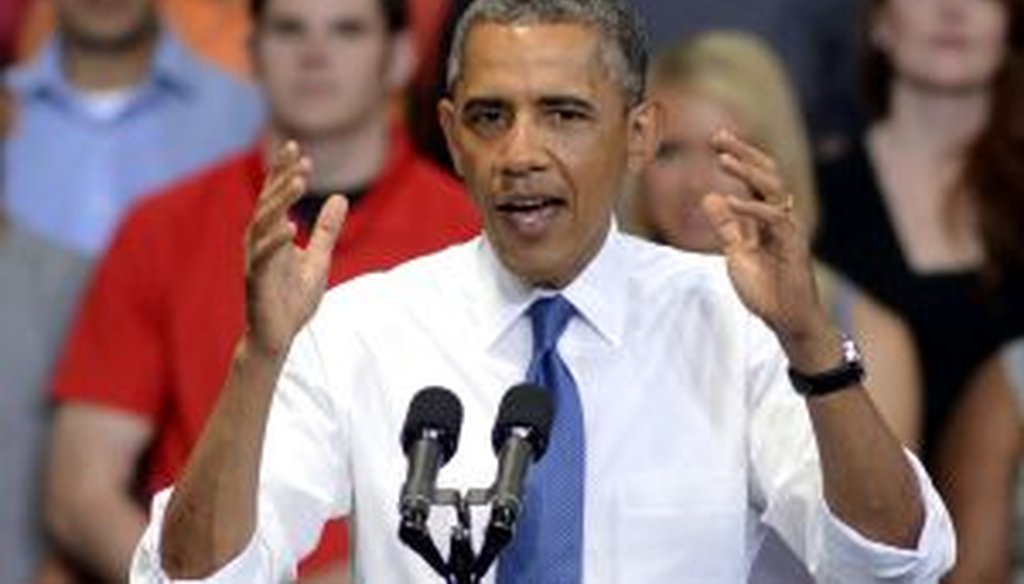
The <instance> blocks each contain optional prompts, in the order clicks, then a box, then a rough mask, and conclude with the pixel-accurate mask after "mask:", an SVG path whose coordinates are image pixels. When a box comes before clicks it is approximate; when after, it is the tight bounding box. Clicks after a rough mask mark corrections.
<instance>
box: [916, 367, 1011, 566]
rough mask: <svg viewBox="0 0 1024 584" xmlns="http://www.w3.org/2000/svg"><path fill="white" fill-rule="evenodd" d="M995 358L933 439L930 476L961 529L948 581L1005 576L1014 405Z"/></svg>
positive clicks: (973, 382)
mask: <svg viewBox="0 0 1024 584" xmlns="http://www.w3.org/2000/svg"><path fill="white" fill-rule="evenodd" d="M1013 391H1014V390H1013V388H1012V387H1011V383H1010V380H1009V379H1008V378H1007V375H1006V371H1005V369H1004V367H1003V362H1002V360H1001V359H999V358H998V357H996V358H992V359H990V360H989V362H988V364H986V366H985V367H983V368H982V370H981V371H980V372H979V373H978V375H976V376H975V378H974V379H973V380H972V382H971V384H970V385H969V387H968V388H967V390H966V393H965V394H964V398H963V400H962V401H961V402H960V404H959V405H958V406H957V408H956V410H955V411H954V412H953V415H952V416H951V418H950V421H949V424H948V425H947V426H946V428H945V431H944V433H943V435H942V437H941V438H940V440H939V448H938V455H937V457H936V458H937V460H936V465H935V466H936V475H937V476H936V478H937V480H938V482H939V484H940V485H941V486H942V487H943V495H944V496H945V498H946V502H947V503H948V504H949V511H950V513H951V514H952V516H953V521H954V522H955V523H956V526H957V531H958V532H959V534H960V541H961V546H960V551H959V554H958V557H957V564H956V567H955V568H954V569H953V572H952V573H951V574H950V575H949V577H948V578H947V579H946V580H944V582H946V583H947V584H961V583H962V584H968V583H973V582H1009V581H1010V576H1011V569H1010V568H1011V566H1010V564H1011V559H1012V555H1013V554H1012V550H1011V541H1012V534H1013V524H1012V522H1013V516H1014V514H1013V502H1014V498H1015V493H1016V477H1017V464H1018V461H1019V460H1020V458H1019V457H1020V447H1021V420H1020V413H1019V412H1020V406H1019V405H1018V404H1017V400H1016V399H1015V396H1014V394H1013Z"/></svg>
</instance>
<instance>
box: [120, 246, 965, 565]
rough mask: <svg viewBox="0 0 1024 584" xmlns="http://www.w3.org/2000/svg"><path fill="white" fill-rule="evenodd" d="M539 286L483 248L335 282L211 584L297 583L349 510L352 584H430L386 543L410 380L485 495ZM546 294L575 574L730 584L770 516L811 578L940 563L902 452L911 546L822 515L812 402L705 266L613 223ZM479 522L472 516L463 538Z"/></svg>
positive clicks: (405, 552) (944, 533)
mask: <svg viewBox="0 0 1024 584" xmlns="http://www.w3.org/2000/svg"><path fill="white" fill-rule="evenodd" d="M547 293H550V291H543V290H537V289H532V288H529V287H526V286H524V285H523V284H521V283H520V282H519V281H518V280H517V279H516V278H515V277H513V276H512V275H511V274H510V273H509V272H508V271H506V270H505V269H504V268H503V267H502V265H501V264H500V262H499V261H498V259H497V258H496V256H495V254H494V252H493V250H492V248H491V247H490V246H489V245H488V244H487V242H486V240H485V239H483V238H478V239H476V240H474V241H472V242H469V243H467V244H463V245H460V246H456V247H452V248H449V249H447V250H445V251H442V252H440V253H437V254H434V255H431V256H427V257H425V258H421V259H419V260H415V261H413V262H410V263H408V264H405V265H403V266H401V267H399V268H397V269H395V270H392V271H390V272H387V273H384V274H374V275H369V276H365V277H362V278H360V279H358V280H355V281H352V282H350V283H349V284H346V285H342V286H340V287H338V288H335V289H334V290H332V291H330V292H329V293H328V294H327V295H326V296H325V298H324V300H323V302H322V304H321V306H320V308H319V310H318V312H317V314H316V315H315V317H314V318H313V319H312V320H311V322H310V323H309V325H308V326H307V327H306V328H305V329H304V330H303V331H302V332H301V333H300V335H299V336H298V337H297V338H296V340H295V343H294V345H293V347H292V350H291V353H290V354H289V357H288V359H287V364H286V365H285V367H284V371H283V373H282V376H281V379H280V382H279V386H278V388H277V391H276V394H275V398H274V403H273V406H272V408H271V413H270V418H269V421H268V427H267V433H266V440H265V443H264V448H263V462H262V468H261V474H260V491H259V492H260V499H259V520H258V527H257V530H256V533H255V535H254V537H253V539H252V540H251V542H250V543H249V545H248V547H247V548H246V549H245V550H244V551H243V552H242V553H241V554H239V555H238V556H237V557H236V558H234V559H233V560H232V561H231V562H230V563H229V564H228V565H227V566H225V568H224V569H223V570H221V572H219V573H218V574H215V575H214V576H213V577H212V578H210V579H209V581H210V582H244V583H246V584H249V583H253V582H279V581H284V580H288V579H291V578H293V577H294V576H293V575H294V565H295V563H296V561H297V559H298V558H300V557H301V556H302V555H303V554H304V552H306V551H308V550H310V549H311V548H312V547H313V545H314V544H315V542H316V540H317V536H318V535H319V531H320V528H321V526H322V525H323V523H324V522H325V521H326V520H327V519H328V518H330V517H336V516H348V517H349V518H350V520H351V533H352V542H353V549H354V553H353V570H354V574H355V581H356V582H359V583H372V584H379V583H399V582H440V581H441V580H440V578H438V577H437V576H436V575H434V574H433V572H432V571H431V569H430V568H429V567H428V565H427V564H426V563H425V562H424V561H423V560H421V559H420V558H419V557H418V556H417V555H416V554H415V553H414V552H412V551H410V550H409V549H407V548H405V547H404V546H403V545H402V544H401V543H400V542H399V540H398V537H397V530H398V523H399V513H398V495H399V490H400V488H401V485H402V482H403V480H404V477H405V472H406V459H405V457H404V456H403V453H402V449H401V447H400V445H399V433H400V430H401V428H402V424H403V421H404V418H405V414H406V409H407V407H408V404H409V402H410V400H411V399H412V396H413V395H414V394H415V393H416V392H417V391H418V390H419V389H421V388H423V387H426V386H430V385H440V386H443V387H447V388H450V389H451V390H453V391H454V392H455V393H457V394H458V395H459V396H460V398H461V400H462V404H463V407H464V409H465V421H464V424H463V428H462V436H461V440H460V445H459V450H458V451H457V452H456V454H455V456H454V458H453V459H452V460H451V461H450V462H449V463H448V465H447V466H445V467H444V468H443V469H442V470H441V473H440V477H439V486H440V487H453V488H458V489H460V490H461V489H466V488H469V487H486V486H489V485H490V483H491V482H492V481H493V479H494V475H495V470H496V467H497V462H496V459H495V456H494V454H493V452H492V451H491V445H490V444H491V442H490V431H491V427H492V424H493V422H494V418H495V414H496V412H497V408H498V404H499V402H500V400H501V398H502V395H503V394H504V393H505V391H506V389H507V388H509V387H510V386H511V385H513V384H515V383H517V382H519V381H521V380H522V378H523V376H524V374H525V370H526V366H527V363H528V362H529V358H530V354H531V343H532V339H531V332H530V325H529V318H528V316H527V315H526V314H525V312H526V309H527V308H528V307H529V305H530V304H531V303H532V302H533V301H534V300H535V299H536V298H537V297H538V296H540V295H543V294H547ZM561 293H562V294H564V296H565V297H566V298H568V299H569V300H570V301H571V302H572V303H573V305H575V307H576V309H577V311H578V316H576V317H574V318H573V320H572V321H571V322H570V324H569V326H568V329H567V330H566V332H565V333H564V334H563V335H562V337H561V339H560V341H559V345H558V351H559V353H560V355H561V356H562V358H563V360H564V361H565V362H566V364H567V365H568V366H569V368H570V369H571V371H572V373H573V376H574V377H575V379H576V382H577V385H578V386H579V391H580V395H581V400H582V403H583V410H584V412H583V413H584V419H585V428H586V435H587V454H586V456H587V465H586V472H587V477H586V481H587V483H586V485H587V486H586V496H585V499H586V500H585V509H586V511H585V526H584V540H585V541H584V556H585V557H584V559H583V569H584V582H586V583H587V584H604V583H608V584H611V583H644V584H658V583H665V584H680V583H686V582H693V583H701V584H708V583H742V582H745V581H746V580H747V578H748V572H749V571H750V565H751V561H752V559H753V558H754V556H755V555H756V552H757V550H758V547H759V546H760V544H761V541H762V539H763V536H764V533H765V530H766V529H768V528H773V529H775V530H777V531H778V532H779V533H780V534H781V536H782V537H783V539H785V541H787V542H788V544H789V545H790V546H791V547H792V548H793V549H794V550H795V551H796V553H797V554H798V555H799V556H800V557H801V558H803V560H804V561H805V562H806V563H807V565H808V566H809V568H810V570H811V571H812V573H814V574H815V575H816V577H817V578H818V580H819V581H823V582H843V583H866V582H935V581H937V580H938V578H939V576H940V574H942V573H943V572H944V571H945V570H946V569H948V568H949V567H950V566H951V565H952V562H953V556H954V546H955V544H954V535H953V530H952V525H951V522H950V520H949V516H948V514H947V512H946V510H945V508H944V506H943V504H942V502H941V500H940V499H939V497H938V495H937V494H936V493H935V490H934V488H933V487H932V485H931V483H930V481H929V480H928V477H927V475H926V474H925V472H924V471H923V470H922V468H921V466H920V465H919V464H918V463H917V461H916V460H915V459H914V458H913V457H912V456H911V455H910V454H909V453H908V457H910V459H911V461H912V462H913V465H914V469H915V472H916V473H917V476H918V478H919V484H920V487H921V496H922V499H923V501H924V504H925V507H926V520H925V525H924V529H923V531H922V533H921V536H920V539H919V542H918V547H917V549H914V550H900V549H895V548H892V547H888V546H885V545H882V544H879V543H875V542H871V541H868V540H867V539H865V538H863V537H861V536H860V535H859V534H857V533H856V532H855V531H854V530H853V529H852V528H850V527H848V526H846V525H845V524H843V523H842V522H841V521H840V520H838V519H837V518H835V517H834V516H833V515H831V514H830V512H829V510H828V509H827V506H826V504H825V501H824V498H823V495H822V488H821V471H820V466H819V463H818V457H817V449H816V446H815V442H814V435H813V433H812V430H811V424H810V418H809V415H808V412H807V408H806V406H805V404H804V403H803V399H802V398H801V397H799V396H798V395H797V394H796V393H795V392H794V391H793V389H792V388H791V386H790V384H789V381H788V379H787V375H786V360H785V357H784V355H783V353H782V352H781V349H780V348H779V345H778V343H777V342H776V340H775V338H774V336H773V335H772V334H771V333H770V332H769V330H768V329H767V328H766V327H765V326H764V325H763V324H762V322H761V321H760V320H759V319H758V318H756V317H755V316H753V315H752V314H751V313H749V312H748V311H747V310H746V309H745V308H744V307H743V306H742V304H741V303H740V301H739V299H738V298H737V296H736V294H735V292H734V291H733V288H732V286H731V283H730V281H729V279H728V277H727V275H726V272H725V269H724V264H723V262H722V260H721V258H716V257H712V256H700V255H694V254H684V253H682V252H678V251H675V250H671V249H668V248H664V247H660V246H655V245H653V244H649V243H646V242H643V241H640V240H637V239H634V238H631V237H628V236H625V235H621V234H619V233H618V232H616V231H615V230H614V229H613V230H612V232H611V234H610V236H609V237H608V238H607V239H606V241H605V244H604V246H603V248H602V249H601V251H600V252H599V254H598V255H597V256H596V257H595V258H594V260H592V261H591V263H590V264H589V265H588V266H587V267H586V269H585V270H584V271H583V272H582V273H581V274H580V276H578V277H577V278H576V279H575V280H574V281H573V282H572V283H571V284H570V285H569V286H568V287H566V288H565V289H564V290H562V291H561ZM167 498H168V493H167V492H164V493H162V494H161V495H160V496H158V497H157V499H156V501H155V503H154V509H153V520H152V523H151V524H150V527H149V528H148V530H147V531H146V534H145V535H144V536H143V539H142V541H141V543H140V546H139V549H138V550H137V552H136V555H135V558H134V562H133V567H132V578H133V581H134V582H166V581H167V579H166V577H165V576H164V575H162V573H161V572H160V569H159V555H158V549H159V531H160V524H161V521H162V517H163V512H164V506H165V505H166V501H167ZM486 518H487V513H486V510H481V511H480V512H479V513H478V514H476V515H475V517H474V522H475V523H474V528H475V531H476V539H475V542H476V545H477V546H479V543H480V541H481V532H482V528H483V527H484V525H485V523H486ZM453 522H454V514H453V513H451V512H450V511H449V510H447V509H438V510H436V511H434V512H433V513H432V515H431V517H430V524H431V527H432V530H433V533H434V535H435V540H436V541H437V542H438V545H439V546H440V547H441V548H442V553H445V554H446V550H447V539H448V528H449V526H451V525H452V524H453ZM489 576H490V577H489V578H488V579H487V580H485V581H486V582H493V570H492V573H491V574H490V575H489ZM539 584H540V583H539Z"/></svg>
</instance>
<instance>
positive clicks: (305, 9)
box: [264, 0, 384, 21]
mask: <svg viewBox="0 0 1024 584" xmlns="http://www.w3.org/2000/svg"><path fill="white" fill-rule="evenodd" d="M380 2H381V0H344V1H339V0H268V1H267V7H266V10H265V15H264V18H305V19H310V20H316V21H323V20H326V19H338V18H374V19H376V18H380V19H383V17H384V16H383V14H382V13H381V9H380Z"/></svg>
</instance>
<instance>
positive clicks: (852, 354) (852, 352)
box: [842, 336, 861, 363]
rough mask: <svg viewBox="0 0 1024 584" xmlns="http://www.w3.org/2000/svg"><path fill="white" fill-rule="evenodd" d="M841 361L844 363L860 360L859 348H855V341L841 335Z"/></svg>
mask: <svg viewBox="0 0 1024 584" xmlns="http://www.w3.org/2000/svg"><path fill="white" fill-rule="evenodd" d="M842 347H843V362H845V363H859V362H860V361H861V356H860V349H859V348H857V343H855V342H854V340H853V339H851V338H850V337H847V336H844V337H843V344H842Z"/></svg>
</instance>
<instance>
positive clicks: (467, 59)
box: [440, 0, 653, 288]
mask: <svg viewBox="0 0 1024 584" xmlns="http://www.w3.org/2000/svg"><path fill="white" fill-rule="evenodd" d="M644 39H645V35H644V33H643V32H642V28H641V26H640V24H639V20H638V19H637V18H636V15H635V14H634V13H633V11H632V10H631V9H630V8H629V6H628V5H627V4H626V3H625V2H621V1H618V0H602V1H593V0H591V1H587V0H545V1H539V2H522V1H520V0H478V1H477V2H476V3H474V4H472V5H471V6H470V7H469V9H468V10H467V11H466V13H465V14H464V15H463V17H462V20H461V21H460V22H459V25H458V26H457V28H456V33H455V38H454V41H453V47H452V54H451V57H450V59H449V72H448V80H449V87H450V97H449V98H447V99H445V100H443V101H442V102H441V107H440V113H441V125H442V127H443V128H444V130H445V134H446V136H447V138H448V143H449V146H450V149H451V152H452V158H453V160H454V162H455V167H456V169H458V171H459V172H460V173H461V174H462V176H463V178H464V179H465V182H466V186H467V187H468V189H469V191H470V193H471V194H472V195H473V197H474V199H475V201H476V202H477V204H478V206H479V207H480V209H481V212H482V215H483V218H484V224H485V227H486V232H487V236H488V239H489V240H490V242H491V244H492V245H493V246H494V249H495V251H496V253H497V254H498V256H499V257H500V258H501V260H502V263H503V264H504V265H505V267H506V268H508V269H509V270H511V271H512V272H513V273H515V274H516V275H517V276H519V277H520V278H522V279H524V280H526V281H528V282H530V283H531V284H533V285H538V286H550V287H556V288H557V287H561V286H564V285H566V284H567V283H568V282H571V281H572V279H573V278H575V277H576V275H577V274H578V273H579V271H580V270H582V269H583V267H584V266H586V265H587V263H588V262H589V261H590V259H591V258H593V257H594V255H596V253H597V251H598V250H599V249H600V247H601V245H602V244H603V242H604V240H605V235H606V234H607V232H608V229H609V226H610V225H611V216H612V212H613V210H614V207H615V203H616V200H617V199H618V197H619V195H620V194H621V192H622V187H623V185H624V182H625V177H626V176H627V173H628V172H630V171H632V172H636V171H639V169H640V168H641V167H642V165H643V163H644V162H646V155H647V154H648V151H649V149H650V146H651V145H650V142H651V129H652V126H653V120H652V119H651V118H652V115H651V111H650V108H649V107H647V105H646V104H645V103H643V84H644V81H643V73H644V69H643V68H644V64H645V63H644V62H645V55H646V49H645V40H644Z"/></svg>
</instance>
